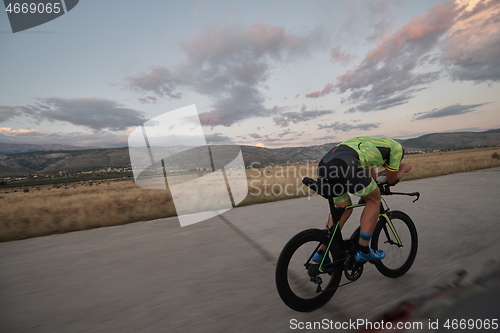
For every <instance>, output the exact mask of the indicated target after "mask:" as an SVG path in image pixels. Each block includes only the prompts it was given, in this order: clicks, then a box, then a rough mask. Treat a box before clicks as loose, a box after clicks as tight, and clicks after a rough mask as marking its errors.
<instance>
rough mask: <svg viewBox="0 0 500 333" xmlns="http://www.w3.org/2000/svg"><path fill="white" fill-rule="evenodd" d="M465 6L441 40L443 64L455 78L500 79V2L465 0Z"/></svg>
mask: <svg viewBox="0 0 500 333" xmlns="http://www.w3.org/2000/svg"><path fill="white" fill-rule="evenodd" d="M461 4H464V5H466V7H465V8H464V10H463V11H462V13H461V15H460V16H459V17H458V19H457V21H456V23H455V24H454V25H453V26H452V27H451V29H450V33H449V35H448V36H447V37H446V38H445V39H444V40H443V41H442V42H441V43H440V48H441V50H442V51H443V56H442V64H443V65H445V67H446V68H447V69H448V72H449V74H450V77H451V78H452V79H453V80H460V81H474V82H477V83H481V82H487V81H496V82H498V81H500V2H499V1H495V0H489V1H487V0H483V1H471V2H470V3H468V2H466V1H462V2H461Z"/></svg>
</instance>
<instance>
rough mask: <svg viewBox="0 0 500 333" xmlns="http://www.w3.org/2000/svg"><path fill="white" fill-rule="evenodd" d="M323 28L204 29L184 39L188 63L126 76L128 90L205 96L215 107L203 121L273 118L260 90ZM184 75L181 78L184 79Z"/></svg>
mask: <svg viewBox="0 0 500 333" xmlns="http://www.w3.org/2000/svg"><path fill="white" fill-rule="evenodd" d="M324 40H326V35H325V34H324V32H323V31H322V30H321V29H317V30H313V31H311V32H309V33H306V34H303V35H298V34H293V33H290V32H288V31H286V29H285V28H283V27H278V26H271V25H267V24H254V25H251V26H248V27H246V28H241V27H239V26H234V25H223V26H219V27H216V28H210V29H203V30H199V31H197V32H196V33H194V34H193V35H192V36H191V37H190V38H188V39H187V40H185V41H184V42H182V44H181V47H182V51H183V52H184V54H185V58H186V61H185V63H184V64H182V65H180V66H178V67H176V68H177V69H176V70H175V71H170V70H169V69H167V68H165V67H163V66H154V67H150V68H149V69H148V71H146V72H143V73H140V74H138V75H136V76H133V77H128V78H125V79H124V86H125V87H126V88H128V89H131V90H135V91H139V92H147V93H153V94H155V95H156V96H158V97H165V96H169V97H172V98H180V97H181V96H182V94H181V93H179V92H177V90H176V89H178V88H181V87H182V88H188V89H192V90H194V91H196V92H197V93H199V94H202V95H205V96H207V97H208V98H209V99H210V100H211V101H212V105H211V109H210V110H209V111H207V112H202V113H201V114H200V119H201V122H202V124H203V125H209V126H218V125H224V126H231V125H232V124H234V123H236V122H238V121H241V120H244V119H247V118H252V117H266V116H270V113H271V112H272V110H269V109H267V108H266V107H265V106H264V101H265V100H266V97H265V96H264V94H263V93H262V92H261V90H260V89H261V87H262V85H263V84H264V83H265V82H266V81H267V80H268V78H269V76H270V74H271V72H272V70H273V69H274V68H275V67H276V66H278V65H279V64H280V63H285V62H291V61H295V60H297V59H301V58H303V57H305V56H307V55H308V54H309V53H310V52H311V51H312V50H314V49H316V48H318V47H320V46H321V45H323V44H324ZM180 78H182V80H181V79H180Z"/></svg>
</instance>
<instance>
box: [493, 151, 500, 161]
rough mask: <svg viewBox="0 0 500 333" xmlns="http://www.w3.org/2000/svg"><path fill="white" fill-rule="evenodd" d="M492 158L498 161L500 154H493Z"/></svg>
mask: <svg viewBox="0 0 500 333" xmlns="http://www.w3.org/2000/svg"><path fill="white" fill-rule="evenodd" d="M491 157H492V158H496V159H497V160H500V154H498V153H493V154H491Z"/></svg>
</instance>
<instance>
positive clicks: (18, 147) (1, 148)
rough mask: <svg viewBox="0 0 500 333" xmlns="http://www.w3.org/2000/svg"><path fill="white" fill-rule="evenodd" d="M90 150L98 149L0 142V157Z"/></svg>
mask: <svg viewBox="0 0 500 333" xmlns="http://www.w3.org/2000/svg"><path fill="white" fill-rule="evenodd" d="M91 148H99V147H79V146H70V145H60V144H48V145H34V144H30V143H2V142H0V155H5V154H17V153H26V152H33V151H47V150H82V149H91Z"/></svg>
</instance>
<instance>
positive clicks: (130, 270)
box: [0, 168, 500, 332]
mask: <svg viewBox="0 0 500 333" xmlns="http://www.w3.org/2000/svg"><path fill="white" fill-rule="evenodd" d="M397 188H398V190H401V191H420V192H421V193H422V198H421V199H420V201H418V202H417V203H415V204H412V203H411V199H410V198H407V197H390V198H388V202H389V203H390V205H391V207H392V208H393V209H395V208H397V209H400V210H403V211H405V212H407V213H408V214H409V215H410V216H412V218H413V220H414V221H415V223H416V225H417V228H418V232H419V237H420V247H419V253H418V255H417V260H416V262H415V264H414V266H413V267H412V269H411V270H410V271H409V272H408V273H407V274H406V275H405V276H403V277H401V278H399V279H389V278H386V277H384V276H382V275H381V274H379V273H378V271H377V270H376V269H375V267H373V266H372V265H367V267H366V269H365V272H364V273H363V276H362V278H361V279H360V280H359V281H358V282H356V283H354V284H351V285H348V286H345V287H342V288H341V290H339V291H338V292H337V294H336V295H335V296H334V298H333V299H332V300H331V301H330V302H329V303H328V304H327V305H326V306H324V307H323V308H322V309H319V310H317V311H315V312H313V313H297V312H294V311H292V310H290V309H288V308H287V307H286V306H285V305H284V304H283V303H282V302H281V300H280V299H279V297H278V294H277V292H276V289H275V285H274V268H275V262H276V259H277V257H278V255H279V252H280V250H281V248H282V247H283V246H284V244H285V243H286V241H287V240H288V239H289V238H291V237H292V236H293V235H294V234H296V233H297V232H299V231H301V230H303V229H306V228H310V227H315V226H317V227H322V226H323V223H324V221H325V220H326V216H327V209H328V208H327V203H326V201H325V200H324V199H322V198H321V197H317V196H316V197H312V198H310V199H308V198H301V199H293V200H286V201H281V202H276V203H268V204H260V205H254V206H247V207H242V208H237V209H233V210H231V211H229V212H227V213H225V214H224V215H223V217H222V218H220V217H215V218H213V219H211V220H209V221H205V222H202V223H199V224H195V225H192V226H188V227H184V228H181V227H180V226H179V224H178V221H177V219H176V218H170V219H162V220H156V221H149V222H141V223H134V224H129V225H125V226H117V227H108V228H101V229H95V230H89V231H81V232H74V233H68V234H63V235H53V236H48V237H40V238H36V239H29V240H23V241H16V242H10V243H3V244H0V332H287V331H289V330H290V328H289V326H290V320H291V319H297V320H298V321H319V320H322V319H329V320H333V321H347V320H349V319H362V318H368V319H369V318H371V317H373V316H374V315H376V314H378V313H380V312H381V311H383V310H384V309H387V308H389V307H391V306H393V305H394V304H396V303H398V302H399V301H400V300H402V299H405V298H408V297H411V296H416V295H419V294H422V293H427V292H428V291H429V290H430V289H431V287H432V286H433V285H434V284H436V283H437V282H438V281H440V280H442V279H443V277H444V276H446V275H447V274H451V272H453V271H454V270H456V269H457V268H460V267H461V266H463V265H464V263H465V262H466V261H467V259H469V261H470V260H471V259H470V258H471V257H472V258H473V259H472V260H473V261H475V262H477V259H478V257H477V256H478V253H479V252H481V251H482V250H483V252H484V249H486V248H488V247H490V246H494V245H495V244H497V243H498V240H499V239H500V228H499V226H498V222H499V218H498V216H500V204H499V200H498V198H499V188H500V168H494V169H488V170H482V171H476V172H471V173H461V174H455V175H449V176H442V177H437V178H433V179H423V180H416V181H411V182H404V183H402V184H400V185H398V187H397ZM356 219H357V216H355V215H353V217H352V218H351V220H350V221H349V224H348V225H347V226H346V230H353V229H354V228H355V227H356V224H357V221H356ZM487 253H488V252H487ZM479 256H480V257H481V258H483V259H484V256H483V255H479Z"/></svg>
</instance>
